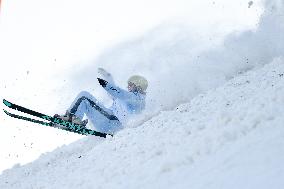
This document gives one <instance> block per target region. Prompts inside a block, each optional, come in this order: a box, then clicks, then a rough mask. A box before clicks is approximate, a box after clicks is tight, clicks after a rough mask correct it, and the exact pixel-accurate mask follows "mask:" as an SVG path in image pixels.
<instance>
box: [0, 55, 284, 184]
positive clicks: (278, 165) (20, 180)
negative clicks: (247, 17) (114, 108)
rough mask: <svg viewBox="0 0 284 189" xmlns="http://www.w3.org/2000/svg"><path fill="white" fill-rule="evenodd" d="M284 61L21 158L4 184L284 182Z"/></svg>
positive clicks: (1, 178) (3, 177) (2, 180)
mask: <svg viewBox="0 0 284 189" xmlns="http://www.w3.org/2000/svg"><path fill="white" fill-rule="evenodd" d="M283 94H284V63H283V58H281V57H279V58H276V59H274V60H273V61H272V62H271V63H270V64H267V65H265V66H263V67H261V68H258V69H254V70H251V71H249V72H246V73H243V74H240V75H238V76H237V77H235V78H233V79H231V80H230V81H228V82H226V83H225V84H224V85H223V86H221V87H219V88H217V89H214V90H210V91H208V92H206V93H204V94H200V95H198V96H197V97H195V98H193V99H192V100H191V101H190V102H189V103H185V104H182V105H180V106H178V107H177V108H175V109H174V110H171V111H162V112H160V114H159V115H157V116H155V117H153V118H152V119H150V120H148V121H146V122H145V123H144V124H142V125H140V126H138V127H136V128H128V129H125V130H122V131H121V132H119V133H118V134H117V135H115V136H114V137H113V138H112V137H109V138H107V139H100V138H97V137H86V138H83V139H81V140H79V141H77V142H74V143H73V144H70V145H68V146H62V147H60V148H58V149H56V150H55V151H53V152H51V153H46V154H44V155H42V156H41V157H40V158H39V159H38V160H36V161H34V162H32V163H29V164H27V165H23V166H20V165H16V166H14V167H13V168H12V169H10V170H6V171H4V172H3V174H2V175H1V176H0V188H15V189H16V188H17V189H18V188H21V189H22V188H62V189H64V188H66V189H67V188H68V189H70V188H74V189H75V188H141V189H142V188H192V189H197V188H198V189H201V188H204V189H208V188H210V189H222V188H223V189H227V188H230V189H234V188H236V189H237V188H242V189H251V188H257V189H267V188H273V189H280V188H282V187H283V185H284V179H283V178H284V166H283V157H284V128H283V123H284V111H283V107H284V95H283Z"/></svg>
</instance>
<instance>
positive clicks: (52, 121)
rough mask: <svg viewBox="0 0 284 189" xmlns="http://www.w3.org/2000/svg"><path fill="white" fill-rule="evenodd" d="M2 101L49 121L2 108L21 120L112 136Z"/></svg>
mask: <svg viewBox="0 0 284 189" xmlns="http://www.w3.org/2000/svg"><path fill="white" fill-rule="evenodd" d="M3 103H4V104H5V105H6V106H7V107H9V108H11V109H14V110H17V111H20V112H23V113H26V114H29V115H32V116H35V117H39V118H41V119H44V120H47V121H49V122H44V121H40V120H35V119H32V118H28V117H24V116H20V115H16V114H12V113H10V112H8V111H6V110H4V112H5V113H6V114H7V115H9V116H11V117H13V118H18V119H22V120H26V121H31V122H33V123H38V124H41V125H45V126H50V127H54V128H58V129H63V130H66V131H70V132H74V133H78V134H82V135H95V136H99V137H104V138H106V136H107V135H110V136H113V135H111V134H107V133H101V132H97V131H95V130H92V129H87V128H85V127H84V126H81V125H78V124H74V123H71V122H68V121H64V120H62V119H60V118H56V117H52V116H49V115H46V114H42V113H39V112H36V111H33V110H30V109H27V108H25V107H22V106H19V105H16V104H13V103H11V102H9V101H7V100H5V99H3ZM54 124H59V125H62V126H64V127H65V128H61V127H55V126H54Z"/></svg>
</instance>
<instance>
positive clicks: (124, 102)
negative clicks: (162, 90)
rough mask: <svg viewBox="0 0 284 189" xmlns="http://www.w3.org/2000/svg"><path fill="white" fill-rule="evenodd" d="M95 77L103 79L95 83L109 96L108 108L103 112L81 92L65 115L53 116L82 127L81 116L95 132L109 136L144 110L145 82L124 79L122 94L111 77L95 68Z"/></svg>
mask: <svg viewBox="0 0 284 189" xmlns="http://www.w3.org/2000/svg"><path fill="white" fill-rule="evenodd" d="M98 73H99V74H100V75H101V77H102V78H103V79H102V78H97V79H98V81H99V83H100V85H101V86H102V87H103V88H104V89H105V90H106V91H107V92H108V94H109V95H110V96H111V98H112V100H113V103H112V106H111V107H110V108H106V107H105V106H104V105H103V104H101V103H100V102H98V100H97V99H96V98H95V97H94V96H93V95H91V94H90V93H89V92H87V91H82V92H80V93H79V94H78V96H77V97H76V98H75V100H74V101H73V103H72V104H71V106H70V108H69V109H68V110H67V111H66V113H65V115H63V116H59V115H58V114H56V115H55V117H59V118H61V119H63V120H65V121H71V122H73V123H75V124H79V125H82V126H86V124H87V123H88V120H82V119H83V117H84V114H86V116H87V117H88V119H89V120H90V121H91V122H92V124H93V125H94V126H95V128H96V130H97V131H99V132H103V133H110V134H113V133H115V132H117V131H118V130H121V129H122V128H123V125H124V124H126V123H127V121H128V119H129V117H130V116H131V115H133V114H139V113H141V111H142V110H143V109H144V108H145V98H146V89H147V87H148V82H147V80H146V79H145V78H144V77H142V76H139V75H134V76H131V77H130V78H129V79H128V91H126V90H123V89H121V88H119V87H118V86H116V85H115V83H114V81H113V78H112V76H111V74H110V73H108V72H107V71H106V70H104V69H103V68H99V69H98Z"/></svg>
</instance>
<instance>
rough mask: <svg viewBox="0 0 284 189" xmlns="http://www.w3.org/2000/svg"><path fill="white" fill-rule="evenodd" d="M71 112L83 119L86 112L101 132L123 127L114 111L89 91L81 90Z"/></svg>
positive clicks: (111, 131)
mask: <svg viewBox="0 0 284 189" xmlns="http://www.w3.org/2000/svg"><path fill="white" fill-rule="evenodd" d="M69 112H70V113H71V114H73V115H75V116H77V117H79V118H80V119H81V120H82V119H83V117H84V114H86V116H87V117H88V119H89V120H90V121H91V122H92V124H93V125H94V127H96V130H98V131H100V132H107V133H114V132H115V131H118V130H120V129H121V128H122V125H121V123H120V122H119V120H118V119H117V117H115V116H114V115H113V112H112V111H111V110H109V109H107V108H105V107H104V106H103V105H102V104H101V103H99V102H98V100H97V99H96V98H95V97H94V96H93V95H91V94H90V93H89V92H86V91H83V92H81V93H80V94H79V95H78V96H77V97H76V98H75V100H74V102H73V103H72V105H71V106H70V108H69Z"/></svg>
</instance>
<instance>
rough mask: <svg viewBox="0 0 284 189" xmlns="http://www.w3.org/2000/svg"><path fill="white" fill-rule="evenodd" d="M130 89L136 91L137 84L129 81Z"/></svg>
mask: <svg viewBox="0 0 284 189" xmlns="http://www.w3.org/2000/svg"><path fill="white" fill-rule="evenodd" d="M127 88H128V91H129V92H134V91H136V85H134V84H133V83H128V87H127Z"/></svg>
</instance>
